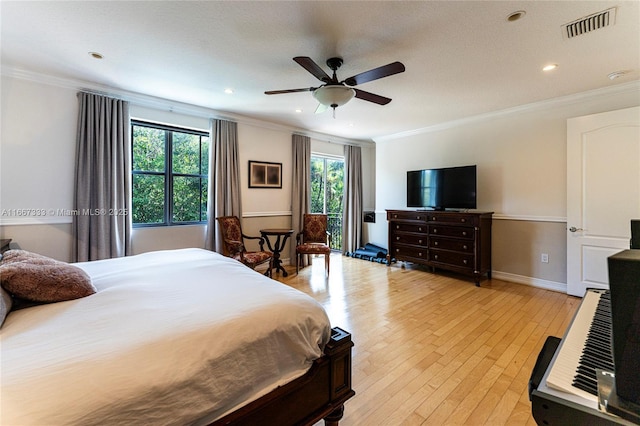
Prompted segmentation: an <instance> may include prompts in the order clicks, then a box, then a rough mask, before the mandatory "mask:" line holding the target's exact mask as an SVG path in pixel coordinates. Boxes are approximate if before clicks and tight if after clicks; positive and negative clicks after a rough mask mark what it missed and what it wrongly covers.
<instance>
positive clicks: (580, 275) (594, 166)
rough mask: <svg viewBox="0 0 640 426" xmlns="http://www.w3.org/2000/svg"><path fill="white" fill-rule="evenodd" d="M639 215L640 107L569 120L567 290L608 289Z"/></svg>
mask: <svg viewBox="0 0 640 426" xmlns="http://www.w3.org/2000/svg"><path fill="white" fill-rule="evenodd" d="M631 219H640V107H634V108H627V109H623V110H618V111H611V112H605V113H602V114H594V115H588V116H584V117H577V118H572V119H569V120H567V293H569V294H572V295H574V296H580V297H582V296H584V292H585V290H586V289H587V288H605V289H606V288H609V274H608V268H607V257H608V256H610V255H612V254H614V253H617V252H619V251H620V250H624V249H628V248H629V242H630V238H631V224H630V223H631Z"/></svg>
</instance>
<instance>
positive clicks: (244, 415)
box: [210, 327, 355, 426]
mask: <svg viewBox="0 0 640 426" xmlns="http://www.w3.org/2000/svg"><path fill="white" fill-rule="evenodd" d="M352 347H353V342H352V341H351V334H349V333H348V332H346V331H344V330H342V329H341V328H338V327H335V328H333V329H332V330H331V339H330V341H329V343H327V346H326V347H325V350H324V355H323V356H322V357H321V358H319V359H317V360H316V361H314V363H313V365H312V366H311V368H310V369H309V371H308V372H307V373H306V374H305V375H304V376H302V377H299V378H298V379H296V380H294V381H293V382H290V383H287V384H286V385H284V386H281V387H279V388H277V389H275V390H273V391H272V392H270V393H268V394H266V395H264V396H263V397H261V398H259V399H257V400H255V401H253V402H251V403H249V404H247V405H245V406H244V407H242V408H239V409H238V410H236V411H234V412H232V413H229V414H228V415H226V416H224V417H222V418H220V419H218V420H216V421H215V422H213V423H211V425H210V426H222V425H247V426H255V425H257V424H259V425H273V426H276V425H277V426H286V425H312V424H314V423H316V422H318V421H319V420H321V419H324V421H325V424H326V425H327V426H336V425H337V424H338V422H339V421H340V419H342V416H343V413H344V403H345V401H347V400H348V399H349V398H351V397H352V396H354V395H355V392H354V391H353V389H352V388H351V348H352Z"/></svg>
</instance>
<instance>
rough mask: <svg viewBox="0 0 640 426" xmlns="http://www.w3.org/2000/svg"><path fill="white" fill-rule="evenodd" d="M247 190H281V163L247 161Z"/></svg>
mask: <svg viewBox="0 0 640 426" xmlns="http://www.w3.org/2000/svg"><path fill="white" fill-rule="evenodd" d="M249 188H282V163H267V162H265V161H251V160H249Z"/></svg>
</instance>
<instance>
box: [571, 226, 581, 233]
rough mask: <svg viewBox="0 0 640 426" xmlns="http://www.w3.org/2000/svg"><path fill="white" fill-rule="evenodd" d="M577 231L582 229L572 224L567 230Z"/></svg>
mask: <svg viewBox="0 0 640 426" xmlns="http://www.w3.org/2000/svg"><path fill="white" fill-rule="evenodd" d="M577 231H584V229H582V228H576V227H575V226H572V227H571V228H569V232H577Z"/></svg>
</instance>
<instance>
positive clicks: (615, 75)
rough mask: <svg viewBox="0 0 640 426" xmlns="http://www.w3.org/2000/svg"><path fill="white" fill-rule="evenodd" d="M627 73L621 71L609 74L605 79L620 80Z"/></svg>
mask: <svg viewBox="0 0 640 426" xmlns="http://www.w3.org/2000/svg"><path fill="white" fill-rule="evenodd" d="M628 73H629V71H627V70H623V71H615V72H612V73H611V74H609V75H608V76H607V77H609V80H615V79H616V78H620V77H622V76H623V75H625V74H628Z"/></svg>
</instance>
